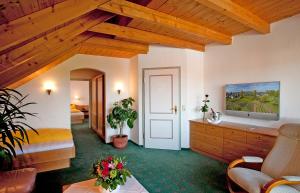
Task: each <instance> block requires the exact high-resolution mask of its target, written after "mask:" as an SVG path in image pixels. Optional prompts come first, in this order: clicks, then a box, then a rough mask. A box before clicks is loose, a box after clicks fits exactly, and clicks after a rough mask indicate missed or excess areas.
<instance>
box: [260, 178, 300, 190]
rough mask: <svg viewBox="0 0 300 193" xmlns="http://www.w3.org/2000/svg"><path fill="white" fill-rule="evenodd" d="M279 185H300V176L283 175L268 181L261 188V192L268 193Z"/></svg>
mask: <svg viewBox="0 0 300 193" xmlns="http://www.w3.org/2000/svg"><path fill="white" fill-rule="evenodd" d="M280 185H300V176H283V177H281V178H279V179H274V180H271V181H270V182H268V183H267V184H266V185H264V187H263V188H262V192H263V193H270V192H271V191H272V189H273V188H275V187H277V186H280Z"/></svg>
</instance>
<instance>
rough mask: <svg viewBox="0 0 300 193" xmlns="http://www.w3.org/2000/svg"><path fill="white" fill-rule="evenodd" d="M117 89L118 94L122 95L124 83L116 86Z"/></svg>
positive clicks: (118, 83)
mask: <svg viewBox="0 0 300 193" xmlns="http://www.w3.org/2000/svg"><path fill="white" fill-rule="evenodd" d="M115 89H116V91H117V93H118V94H121V92H122V91H123V83H122V82H117V83H116V85H115Z"/></svg>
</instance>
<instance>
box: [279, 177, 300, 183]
mask: <svg viewBox="0 0 300 193" xmlns="http://www.w3.org/2000/svg"><path fill="white" fill-rule="evenodd" d="M282 178H283V179H285V180H287V181H289V182H300V176H282Z"/></svg>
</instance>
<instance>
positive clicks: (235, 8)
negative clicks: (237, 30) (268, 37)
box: [195, 0, 270, 33]
mask: <svg viewBox="0 0 300 193" xmlns="http://www.w3.org/2000/svg"><path fill="white" fill-rule="evenodd" d="M195 1H197V2H198V3H201V4H202V5H204V6H206V7H209V8H211V9H213V10H215V11H217V12H219V13H221V14H223V15H226V16H227V17H229V18H231V19H233V20H235V21H238V22H240V23H241V24H243V25H245V26H247V27H249V28H252V29H254V30H256V31H257V32H260V33H269V32H270V24H269V23H268V22H267V21H265V20H263V19H262V18H260V17H259V16H257V15H255V14H254V13H252V12H250V11H249V10H247V9H245V8H244V7H242V6H240V5H239V4H237V3H235V2H234V1H232V0H195Z"/></svg>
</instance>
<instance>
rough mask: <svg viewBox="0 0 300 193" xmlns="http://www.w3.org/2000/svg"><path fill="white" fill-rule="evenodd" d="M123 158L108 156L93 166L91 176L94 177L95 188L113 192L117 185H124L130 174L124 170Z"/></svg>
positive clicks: (124, 162)
mask: <svg viewBox="0 0 300 193" xmlns="http://www.w3.org/2000/svg"><path fill="white" fill-rule="evenodd" d="M125 166H126V161H125V158H120V157H115V156H108V157H106V158H104V159H100V160H98V161H96V162H95V163H94V164H93V176H94V177H96V178H97V179H96V183H95V185H96V186H101V187H103V188H104V189H106V190H109V191H113V190H115V189H117V187H118V186H119V185H124V184H125V182H126V179H127V177H131V173H130V172H129V170H128V169H126V168H125Z"/></svg>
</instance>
